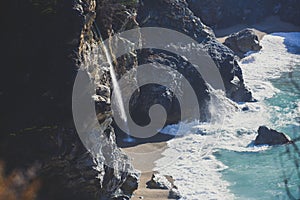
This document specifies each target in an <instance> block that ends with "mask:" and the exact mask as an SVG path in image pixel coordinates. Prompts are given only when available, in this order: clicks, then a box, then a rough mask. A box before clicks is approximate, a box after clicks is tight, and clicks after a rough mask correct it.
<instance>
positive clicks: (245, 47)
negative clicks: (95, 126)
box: [224, 29, 262, 58]
mask: <svg viewBox="0 0 300 200" xmlns="http://www.w3.org/2000/svg"><path fill="white" fill-rule="evenodd" d="M224 44H225V45H226V46H228V47H229V48H230V49H231V50H232V51H234V52H235V53H236V54H237V55H238V56H239V57H240V58H243V57H245V54H246V53H247V52H249V51H259V50H260V49H261V48H262V46H260V44H259V38H258V35H257V34H256V33H255V30H253V29H244V30H241V31H239V32H237V33H233V34H231V35H229V36H228V37H227V38H226V40H225V42H224Z"/></svg>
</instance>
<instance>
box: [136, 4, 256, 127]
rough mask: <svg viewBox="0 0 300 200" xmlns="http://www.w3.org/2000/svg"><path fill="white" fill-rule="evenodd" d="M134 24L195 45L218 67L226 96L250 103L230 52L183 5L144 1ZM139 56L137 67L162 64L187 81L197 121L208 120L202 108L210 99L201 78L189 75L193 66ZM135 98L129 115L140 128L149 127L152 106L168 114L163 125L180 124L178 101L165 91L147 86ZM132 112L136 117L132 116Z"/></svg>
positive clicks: (163, 55)
mask: <svg viewBox="0 0 300 200" xmlns="http://www.w3.org/2000/svg"><path fill="white" fill-rule="evenodd" d="M137 21H138V22H139V24H140V25H141V26H146V27H149V26H155V27H164V28H169V29H173V30H176V31H179V32H182V33H184V34H186V35H189V36H190V37H192V38H193V39H195V40H196V41H198V42H199V46H198V48H199V49H201V50H204V51H206V52H207V53H208V54H209V55H210V56H211V58H212V59H213V61H214V62H215V64H216V66H217V67H218V69H219V71H220V74H221V76H222V79H223V82H224V85H225V88H226V94H227V96H228V97H229V98H231V99H233V100H236V101H252V100H253V99H252V94H251V92H250V91H249V90H248V89H247V87H245V85H244V80H243V75H242V70H241V68H240V67H239V65H238V63H237V61H236V57H235V55H234V53H233V52H232V50H230V49H229V48H228V47H226V46H225V45H223V44H221V43H219V42H218V41H217V40H216V38H215V36H214V33H213V32H212V30H211V29H210V28H209V27H207V26H206V25H204V24H203V23H202V22H201V20H200V19H199V18H198V17H196V16H195V15H194V14H193V12H191V10H190V9H189V8H188V4H187V3H186V1H184V0H158V1H155V2H153V1H151V0H144V1H142V4H141V6H140V7H139V8H138V12H137ZM141 54H142V55H141V56H139V64H144V63H148V62H151V63H153V62H156V63H159V64H165V65H167V66H171V67H172V68H173V69H176V70H177V71H179V72H180V73H181V74H183V75H184V76H185V77H188V79H189V82H190V83H191V85H192V87H193V89H194V90H195V93H196V95H197V97H198V100H199V104H200V110H201V111H202V113H201V120H203V121H205V120H209V114H207V113H208V112H207V110H206V108H207V102H208V101H209V99H210V95H209V93H208V88H207V85H206V84H205V82H204V80H203V78H202V77H201V76H199V75H198V74H197V73H193V72H194V71H195V70H193V67H194V66H192V65H191V64H189V63H187V62H186V61H185V60H184V59H182V58H181V57H180V56H179V55H172V54H168V53H167V52H162V51H159V50H149V51H147V50H144V51H142V53H141ZM157 77H159V76H155V77H153V79H156V78H157ZM235 77H236V79H237V80H239V83H232V80H233V79H234V78H235ZM166 81H170V80H166ZM171 81H172V80H171ZM173 82H174V84H176V83H177V82H176V81H175V80H173ZM178 88H179V90H180V84H178ZM136 97H137V98H136V99H137V101H136V102H138V103H137V104H136V105H133V108H135V109H133V113H132V114H133V118H135V119H137V120H143V121H144V123H143V122H140V124H143V125H146V124H148V123H149V121H150V120H149V117H148V112H149V107H150V106H151V105H153V104H155V103H161V104H162V105H163V106H164V107H165V109H166V111H167V114H168V119H167V124H171V123H177V122H178V121H179V120H180V112H179V111H180V108H179V104H178V101H176V98H175V97H174V95H173V93H172V92H170V91H168V88H165V87H162V86H157V85H156V86H155V85H148V86H145V87H143V88H141V89H140V91H139V93H138V94H137V95H136ZM136 111H138V113H134V112H136ZM141 116H145V117H141Z"/></svg>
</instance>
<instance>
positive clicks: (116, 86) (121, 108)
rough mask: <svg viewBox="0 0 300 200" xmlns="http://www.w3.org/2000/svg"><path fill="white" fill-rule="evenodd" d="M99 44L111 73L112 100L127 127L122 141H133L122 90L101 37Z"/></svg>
mask: <svg viewBox="0 0 300 200" xmlns="http://www.w3.org/2000/svg"><path fill="white" fill-rule="evenodd" d="M101 46H102V49H103V51H104V54H105V57H106V60H107V63H108V65H109V72H110V75H111V79H112V85H113V90H114V93H115V99H113V100H114V101H116V105H117V108H118V111H119V113H120V117H121V119H122V120H123V121H124V124H125V125H126V127H127V130H126V134H127V138H125V139H124V142H134V139H133V138H131V137H130V135H129V128H128V125H127V124H128V120H127V115H126V112H125V108H124V103H123V98H122V92H121V90H120V86H119V83H118V80H117V76H116V72H115V69H114V66H113V62H112V58H111V55H110V53H109V52H108V49H107V47H106V45H105V44H104V42H103V40H102V39H101Z"/></svg>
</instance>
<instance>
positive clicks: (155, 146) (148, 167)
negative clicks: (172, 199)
mask: <svg viewBox="0 0 300 200" xmlns="http://www.w3.org/2000/svg"><path fill="white" fill-rule="evenodd" d="M166 148H167V143H166V142H164V141H163V142H153V143H144V144H139V145H136V146H132V147H126V148H123V151H125V152H126V154H127V155H129V156H130V157H131V158H132V159H133V161H132V162H133V165H134V167H135V168H136V169H138V170H139V171H141V172H142V174H141V179H140V183H139V188H138V190H136V191H135V192H134V196H133V197H132V199H133V200H137V199H150V200H151V199H161V200H165V199H168V194H169V191H168V190H160V189H149V188H147V187H146V186H147V185H146V183H147V182H148V181H149V180H151V176H152V174H153V173H154V171H153V168H154V167H155V161H156V160H158V159H159V158H161V157H162V152H163V151H164V150H165V149H166Z"/></svg>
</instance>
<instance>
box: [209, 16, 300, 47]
mask: <svg viewBox="0 0 300 200" xmlns="http://www.w3.org/2000/svg"><path fill="white" fill-rule="evenodd" d="M245 28H253V29H255V31H256V33H257V35H258V36H259V39H262V38H263V36H264V35H265V34H270V33H275V32H300V27H299V26H295V25H293V24H291V23H287V22H283V21H282V20H280V18H279V17H278V16H271V17H267V18H266V19H264V20H263V21H261V22H259V23H257V24H253V25H247V24H237V25H235V26H231V27H228V28H223V29H216V30H214V32H215V35H216V37H217V39H218V40H219V41H220V42H221V43H223V42H224V41H225V39H226V37H227V36H228V35H230V34H232V33H236V32H238V31H241V30H243V29H245Z"/></svg>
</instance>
